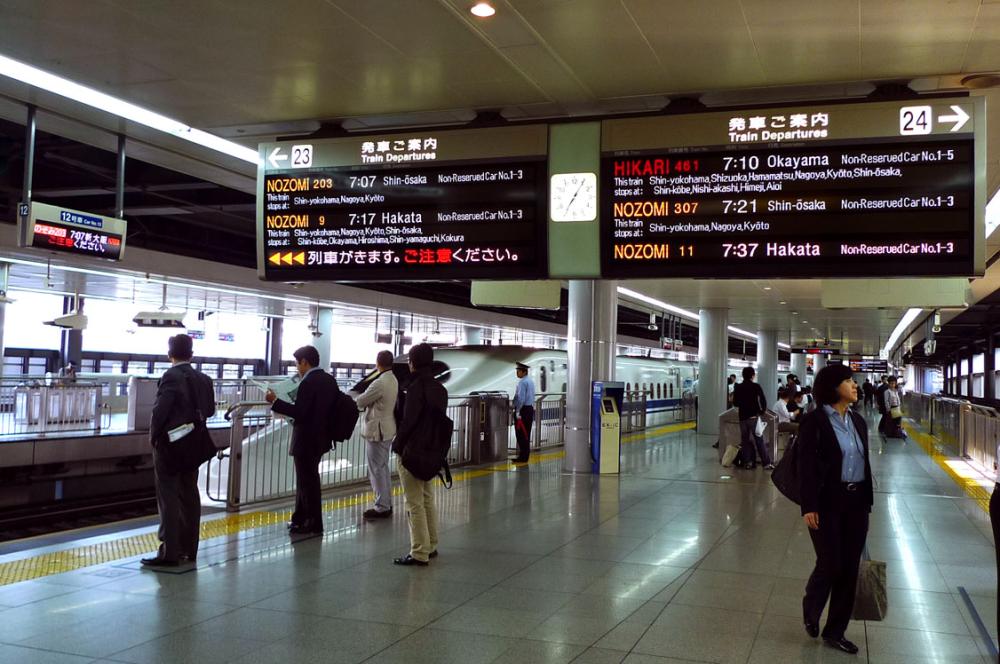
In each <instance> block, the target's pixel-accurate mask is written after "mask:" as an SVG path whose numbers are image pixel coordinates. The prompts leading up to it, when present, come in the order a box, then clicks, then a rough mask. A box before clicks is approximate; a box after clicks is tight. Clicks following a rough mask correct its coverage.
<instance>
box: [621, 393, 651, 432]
mask: <svg viewBox="0 0 1000 664" xmlns="http://www.w3.org/2000/svg"><path fill="white" fill-rule="evenodd" d="M646 396H647V395H646V392H644V391H642V390H632V391H629V392H626V393H625V400H624V401H623V402H622V412H621V418H622V433H623V434H626V433H633V432H635V431H644V430H645V429H646V415H647V411H646Z"/></svg>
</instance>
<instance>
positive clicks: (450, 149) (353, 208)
mask: <svg viewBox="0 0 1000 664" xmlns="http://www.w3.org/2000/svg"><path fill="white" fill-rule="evenodd" d="M547 136H548V133H547V128H546V127H545V126H543V125H533V126H527V127H501V128H491V129H461V130H452V131H425V132H420V133H412V134H393V135H380V136H368V137H357V138H354V137H351V138H336V139H324V140H317V141H313V142H309V143H307V142H305V141H301V142H298V143H296V144H294V145H293V144H287V143H272V144H262V145H261V146H260V157H261V166H260V167H259V170H258V182H257V228H258V233H257V238H258V239H257V241H258V253H257V257H258V272H259V274H260V276H261V277H262V278H264V279H269V280H277V281H307V280H327V281H374V280H393V281H408V280H409V281H412V280H427V279H532V278H541V277H545V276H547V253H548V252H547V244H546V225H547V214H546V178H547V171H546V154H547Z"/></svg>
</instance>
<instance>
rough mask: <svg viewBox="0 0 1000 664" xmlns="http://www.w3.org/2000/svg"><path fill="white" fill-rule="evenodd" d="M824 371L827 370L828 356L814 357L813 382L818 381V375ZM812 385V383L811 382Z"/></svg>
mask: <svg viewBox="0 0 1000 664" xmlns="http://www.w3.org/2000/svg"><path fill="white" fill-rule="evenodd" d="M823 369H826V355H813V380H814V381H815V380H816V374H818V373H819V372H820V371H822V370H823ZM809 384H810V385H811V384H812V382H811V381H810V383H809Z"/></svg>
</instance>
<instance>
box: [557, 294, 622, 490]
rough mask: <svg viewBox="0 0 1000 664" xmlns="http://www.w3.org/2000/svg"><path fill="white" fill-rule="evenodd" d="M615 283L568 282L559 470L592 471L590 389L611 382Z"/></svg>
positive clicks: (613, 360)
mask: <svg viewBox="0 0 1000 664" xmlns="http://www.w3.org/2000/svg"><path fill="white" fill-rule="evenodd" d="M617 285H618V284H617V282H614V281H584V280H579V279H573V280H570V282H569V317H568V318H569V320H568V330H567V336H568V339H567V356H568V364H569V378H568V380H567V393H566V457H565V460H564V461H563V469H564V470H566V471H568V472H573V473H587V472H590V470H591V456H590V389H591V382H592V381H595V380H614V377H615V357H614V356H615V341H616V339H617V330H618V290H617Z"/></svg>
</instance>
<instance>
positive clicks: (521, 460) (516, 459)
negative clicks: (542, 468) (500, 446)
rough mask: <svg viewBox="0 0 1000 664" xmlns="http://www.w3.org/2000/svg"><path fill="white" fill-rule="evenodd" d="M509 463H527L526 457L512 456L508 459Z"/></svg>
mask: <svg viewBox="0 0 1000 664" xmlns="http://www.w3.org/2000/svg"><path fill="white" fill-rule="evenodd" d="M508 461H510V462H511V463H528V460H527V459H522V458H521V457H514V458H513V459H508Z"/></svg>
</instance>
